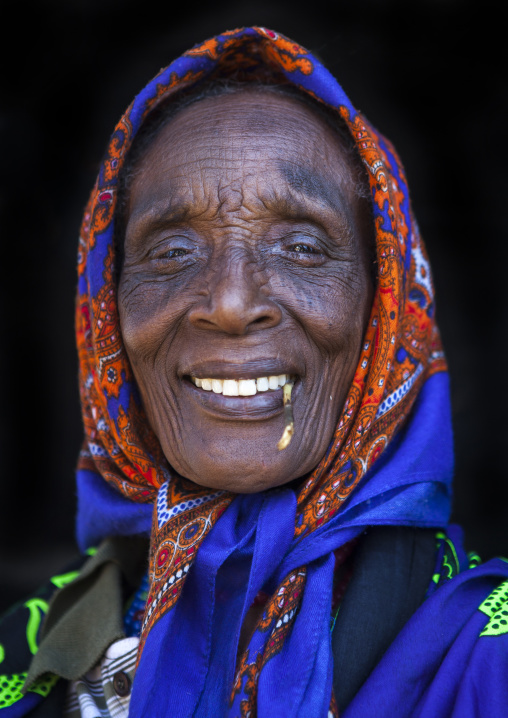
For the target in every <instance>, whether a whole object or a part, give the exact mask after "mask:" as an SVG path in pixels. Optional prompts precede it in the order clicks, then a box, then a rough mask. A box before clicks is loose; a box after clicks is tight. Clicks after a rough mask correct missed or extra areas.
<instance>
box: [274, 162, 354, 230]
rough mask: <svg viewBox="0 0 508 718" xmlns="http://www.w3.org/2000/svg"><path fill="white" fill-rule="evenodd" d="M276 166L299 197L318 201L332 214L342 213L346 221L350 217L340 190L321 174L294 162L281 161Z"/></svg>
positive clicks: (349, 209) (348, 207)
mask: <svg viewBox="0 0 508 718" xmlns="http://www.w3.org/2000/svg"><path fill="white" fill-rule="evenodd" d="M278 165H279V171H280V173H281V174H282V176H283V177H284V179H285V180H286V182H287V183H288V185H289V186H290V187H291V188H292V189H293V190H294V191H295V192H297V193H298V194H299V195H303V196H304V197H308V198H310V199H318V200H320V201H321V202H322V203H323V204H325V205H327V206H328V207H329V208H330V209H331V210H332V211H333V212H337V211H339V212H342V213H344V214H346V215H347V217H348V219H349V218H350V217H351V208H350V206H349V203H348V202H347V201H346V199H345V197H344V195H343V194H342V192H341V191H340V189H339V188H338V187H337V186H336V185H335V186H334V185H333V184H331V183H330V181H329V180H326V179H325V178H324V177H323V176H322V175H321V174H319V173H318V172H316V171H314V170H312V169H310V168H309V167H303V166H302V165H297V164H295V163H294V162H288V161H281V162H279V163H278Z"/></svg>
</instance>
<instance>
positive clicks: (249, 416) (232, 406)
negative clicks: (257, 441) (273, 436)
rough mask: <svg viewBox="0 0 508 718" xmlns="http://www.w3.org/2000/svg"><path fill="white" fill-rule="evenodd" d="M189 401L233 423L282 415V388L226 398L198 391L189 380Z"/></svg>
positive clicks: (295, 389) (297, 385)
mask: <svg viewBox="0 0 508 718" xmlns="http://www.w3.org/2000/svg"><path fill="white" fill-rule="evenodd" d="M182 385H183V387H184V390H185V391H186V392H188V393H189V394H188V396H189V399H191V400H193V401H195V402H197V403H198V404H199V405H200V406H201V408H202V409H204V411H205V412H206V413H208V414H212V415H213V416H216V417H220V418H222V419H229V420H233V421H262V420H265V419H271V418H272V417H274V416H277V415H278V414H282V410H283V403H282V388H280V389H276V390H274V391H264V392H258V393H257V394H255V395H254V396H224V395H223V394H215V393H214V392H212V391H204V390H203V389H198V387H197V386H195V384H193V383H192V382H191V381H190V380H189V379H182ZM299 388H300V382H299V381H298V380H297V381H296V383H295V388H294V390H293V396H295V394H296V398H297V396H298V390H299Z"/></svg>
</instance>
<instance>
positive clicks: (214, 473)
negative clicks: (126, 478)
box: [173, 461, 305, 494]
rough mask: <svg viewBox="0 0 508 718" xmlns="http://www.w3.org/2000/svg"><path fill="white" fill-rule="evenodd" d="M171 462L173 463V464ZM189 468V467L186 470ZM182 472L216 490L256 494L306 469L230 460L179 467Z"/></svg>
mask: <svg viewBox="0 0 508 718" xmlns="http://www.w3.org/2000/svg"><path fill="white" fill-rule="evenodd" d="M277 463H278V462H277ZM173 466H174V464H173ZM189 469H190V470H189ZM179 473H180V474H181V476H184V477H185V478H186V479H189V480H190V481H193V482H194V483H195V484H198V486H203V487H206V488H209V489H215V490H216V491H231V492H233V493H235V494H256V493H258V492H260V491H266V490H267V489H272V488H275V487H276V486H283V485H284V484H287V483H288V482H289V481H292V480H293V479H295V478H297V476H301V475H303V474H304V473H305V472H301V471H296V472H294V471H293V472H291V471H289V470H287V471H281V470H280V469H279V468H277V467H276V466H273V467H271V468H270V467H267V465H266V463H264V462H259V463H257V464H253V462H252V461H248V462H240V463H237V462H234V465H233V462H230V463H229V464H228V465H226V466H221V467H218V466H217V465H215V466H214V467H213V469H212V467H206V468H205V467H203V466H200V467H193V466H191V467H188V468H187V470H186V471H185V470H183V471H182V470H180V471H179Z"/></svg>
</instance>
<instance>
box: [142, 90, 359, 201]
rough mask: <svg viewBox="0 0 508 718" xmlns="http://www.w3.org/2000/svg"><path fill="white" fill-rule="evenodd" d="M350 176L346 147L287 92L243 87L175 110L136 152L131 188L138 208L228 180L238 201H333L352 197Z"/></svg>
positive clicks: (219, 185) (217, 189)
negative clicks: (247, 196)
mask: <svg viewBox="0 0 508 718" xmlns="http://www.w3.org/2000/svg"><path fill="white" fill-rule="evenodd" d="M349 154H350V153H349ZM353 175H354V170H353V168H352V167H351V160H350V158H349V156H348V150H347V149H346V148H344V147H343V145H342V143H341V142H340V141H339V138H338V137H337V134H336V133H335V132H334V131H333V129H332V128H331V127H330V126H329V125H327V123H326V122H325V121H324V120H323V119H322V118H321V117H319V116H318V115H317V114H316V113H314V112H312V110H311V109H309V108H308V107H305V106H304V105H303V104H302V103H300V102H299V101H298V100H296V99H294V98H292V97H287V96H284V95H277V94H275V93H273V92H263V91H259V90H255V91H253V90H247V91H243V92H241V93H240V92H238V93H234V94H229V95H225V96H220V97H211V98H210V97H209V98H205V99H203V100H201V101H199V102H196V103H193V104H192V105H191V106H189V107H186V108H184V109H182V110H181V111H180V112H179V113H178V114H176V115H175V116H173V117H172V118H171V119H170V121H169V122H168V123H167V124H166V125H164V126H163V127H162V128H161V129H160V130H159V131H158V133H157V135H156V136H155V137H154V138H153V139H152V142H151V144H150V145H148V146H147V147H146V148H145V151H144V153H143V154H141V156H140V157H139V160H138V162H137V165H136V167H135V171H134V173H133V176H134V178H133V180H132V183H131V184H132V187H131V192H132V193H133V194H134V196H135V198H136V202H135V204H136V206H137V208H138V209H139V208H143V209H144V208H145V207H146V206H148V205H153V204H154V203H155V202H156V201H157V199H158V197H157V195H158V194H161V195H162V194H166V193H168V192H170V193H171V195H172V196H173V198H174V200H175V201H176V202H180V201H181V198H180V197H179V195H182V194H186V193H189V191H190V192H192V193H193V194H194V195H199V194H203V193H204V192H205V190H206V189H210V188H213V189H214V191H215V192H219V193H220V192H221V190H223V189H224V188H225V187H226V186H228V187H230V188H233V190H234V189H235V188H236V191H237V192H238V194H239V199H240V195H241V194H242V193H244V192H250V193H251V194H252V195H255V194H258V196H259V198H260V200H261V201H262V200H263V199H265V198H263V197H262V196H261V195H262V193H263V192H264V193H267V192H268V193H269V194H272V195H273V194H275V195H277V194H279V193H280V192H285V193H287V192H290V191H292V192H294V193H296V194H301V195H304V196H306V197H307V198H309V199H314V200H316V201H321V202H323V203H325V204H328V205H336V204H337V202H338V201H340V202H343V201H344V199H345V200H346V201H347V198H348V196H349V200H350V201H352V200H353V195H354V187H353V186H354V184H355V182H354V176H353ZM204 199H206V198H205V197H203V200H204ZM131 206H132V203H131Z"/></svg>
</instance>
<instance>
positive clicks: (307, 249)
mask: <svg viewBox="0 0 508 718" xmlns="http://www.w3.org/2000/svg"><path fill="white" fill-rule="evenodd" d="M289 249H290V250H291V251H292V252H298V253H299V254H316V250H315V249H314V247H311V246H310V245H308V244H303V243H302V242H299V243H298V244H293V245H292V246H291V247H290V248H289Z"/></svg>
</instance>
